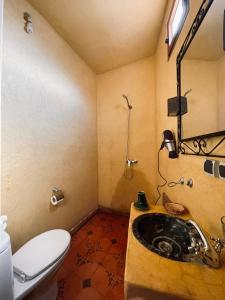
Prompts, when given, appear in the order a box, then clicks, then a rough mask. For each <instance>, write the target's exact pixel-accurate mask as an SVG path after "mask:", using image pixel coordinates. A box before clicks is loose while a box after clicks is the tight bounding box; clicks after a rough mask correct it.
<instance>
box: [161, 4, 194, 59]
mask: <svg viewBox="0 0 225 300" xmlns="http://www.w3.org/2000/svg"><path fill="white" fill-rule="evenodd" d="M180 1H182V2H183V3H184V7H185V12H184V14H183V15H182V19H181V21H180V25H179V29H178V31H177V33H176V34H175V35H174V36H173V37H171V43H169V41H170V31H171V30H170V28H171V26H172V23H173V20H174V17H175V15H176V11H177V8H178V4H179V2H180ZM189 10H190V1H189V0H174V1H173V5H172V8H171V10H170V14H169V18H168V21H167V38H166V43H167V48H168V60H169V58H170V56H171V54H172V52H173V49H174V47H175V45H176V42H177V40H178V37H179V35H180V33H181V31H182V29H183V27H184V23H185V21H186V18H187V15H188V13H189Z"/></svg>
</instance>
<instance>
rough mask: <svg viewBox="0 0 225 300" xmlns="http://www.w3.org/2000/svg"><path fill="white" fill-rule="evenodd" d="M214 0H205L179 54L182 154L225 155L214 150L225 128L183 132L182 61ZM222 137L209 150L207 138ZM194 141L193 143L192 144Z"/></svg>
mask: <svg viewBox="0 0 225 300" xmlns="http://www.w3.org/2000/svg"><path fill="white" fill-rule="evenodd" d="M213 1H214V0H203V2H202V4H201V6H200V8H199V10H198V13H197V15H196V17H195V19H194V21H193V23H192V25H191V28H190V30H189V32H188V34H187V36H186V38H185V40H184V43H183V45H182V46H181V49H180V51H179V53H178V55H177V59H176V68H177V97H178V99H179V114H178V118H177V123H178V124H177V137H178V151H179V153H181V154H186V155H200V156H212V157H223V158H225V155H216V154H215V153H214V151H215V150H216V149H217V147H218V146H219V145H221V144H222V143H223V142H224V141H225V130H223V131H218V132H211V133H207V134H204V135H198V136H193V137H189V138H183V132H182V114H181V62H182V59H183V57H184V55H185V53H186V52H187V50H188V48H189V46H190V44H191V42H192V40H193V38H194V37H195V34H196V33H197V31H198V29H199V27H200V26H201V23H202V21H203V20H204V18H205V16H206V14H207V12H208V10H209V9H210V7H211V5H212V3H213ZM219 136H220V137H221V139H220V140H219V142H218V141H217V143H216V144H215V145H213V148H212V149H211V150H209V151H207V140H208V139H211V138H213V137H219ZM191 143H192V145H191Z"/></svg>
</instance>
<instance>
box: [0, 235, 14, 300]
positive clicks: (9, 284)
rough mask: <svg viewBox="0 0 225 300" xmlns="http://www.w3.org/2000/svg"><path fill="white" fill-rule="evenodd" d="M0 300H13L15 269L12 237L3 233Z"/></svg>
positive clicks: (0, 264)
mask: <svg viewBox="0 0 225 300" xmlns="http://www.w3.org/2000/svg"><path fill="white" fill-rule="evenodd" d="M0 299H1V300H3V299H4V300H13V299H14V296H13V267H12V250H11V243H10V237H9V235H8V234H7V233H6V232H2V234H1V239H0Z"/></svg>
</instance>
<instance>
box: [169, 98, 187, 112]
mask: <svg viewBox="0 0 225 300" xmlns="http://www.w3.org/2000/svg"><path fill="white" fill-rule="evenodd" d="M180 100H181V115H184V114H186V113H187V98H186V97H182V96H181V97H180ZM178 115H179V97H174V98H169V99H168V117H176V116H178Z"/></svg>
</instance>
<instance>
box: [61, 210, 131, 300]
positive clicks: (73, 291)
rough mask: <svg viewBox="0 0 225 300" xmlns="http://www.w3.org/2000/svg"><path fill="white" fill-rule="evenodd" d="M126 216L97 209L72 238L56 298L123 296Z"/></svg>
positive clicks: (109, 298) (120, 299)
mask: <svg viewBox="0 0 225 300" xmlns="http://www.w3.org/2000/svg"><path fill="white" fill-rule="evenodd" d="M128 221H129V220H128V217H124V216H118V215H113V214H108V213H105V212H99V213H97V214H96V215H94V216H93V217H92V218H91V219H90V220H89V221H88V222H87V223H86V224H85V225H84V226H83V227H82V228H81V229H80V230H79V231H78V232H76V233H75V234H74V235H73V237H72V240H71V248H70V251H69V254H68V256H67V257H66V259H65V261H64V263H63V265H62V267H61V268H60V269H59V271H58V273H57V275H56V276H57V280H58V290H59V294H58V300H62V299H64V300H70V299H71V300H85V299H88V300H103V299H104V300H106V299H107V300H114V299H117V300H123V299H124V296H123V294H124V293H123V290H124V279H123V277H124V268H125V255H126V245H127V231H128Z"/></svg>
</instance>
